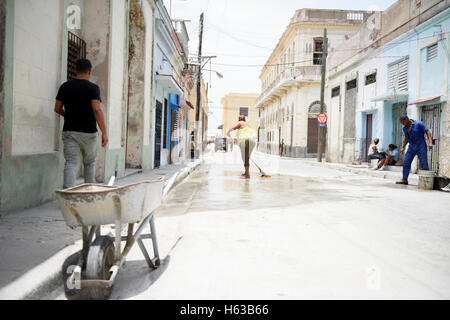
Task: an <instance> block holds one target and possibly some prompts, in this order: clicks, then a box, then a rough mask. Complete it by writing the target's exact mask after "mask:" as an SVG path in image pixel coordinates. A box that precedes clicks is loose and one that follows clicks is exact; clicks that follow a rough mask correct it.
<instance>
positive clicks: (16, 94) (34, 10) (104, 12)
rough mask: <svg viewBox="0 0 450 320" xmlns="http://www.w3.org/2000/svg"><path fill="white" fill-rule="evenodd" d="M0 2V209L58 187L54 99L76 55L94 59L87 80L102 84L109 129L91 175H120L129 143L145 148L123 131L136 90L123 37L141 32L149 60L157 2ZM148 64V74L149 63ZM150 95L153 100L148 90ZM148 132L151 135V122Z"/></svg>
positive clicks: (39, 198)
mask: <svg viewBox="0 0 450 320" xmlns="http://www.w3.org/2000/svg"><path fill="white" fill-rule="evenodd" d="M0 6H1V9H2V14H3V17H4V19H2V20H1V21H2V22H1V23H2V24H3V27H2V37H1V39H0V42H1V45H2V47H3V50H2V53H1V58H2V86H3V87H2V92H1V93H2V95H1V97H2V101H1V104H2V117H1V119H0V122H1V137H2V138H1V141H2V142H1V145H2V146H1V147H2V155H1V160H0V161H1V173H0V176H1V183H0V184H1V185H2V189H1V193H0V201H1V207H0V210H1V211H2V212H4V211H8V210H13V209H18V208H25V207H29V206H32V205H36V204H39V203H41V202H43V201H47V200H50V199H53V197H54V191H55V189H58V188H61V186H62V179H63V175H62V173H63V166H64V159H63V154H62V141H61V130H62V123H63V119H62V117H60V116H59V115H57V114H55V113H54V111H53V107H54V103H55V97H56V93H57V90H58V87H59V86H60V85H61V84H62V83H63V82H65V81H67V80H70V79H72V78H73V77H74V76H75V73H74V66H75V61H76V60H77V59H78V58H88V59H90V60H91V62H92V65H93V70H92V71H93V72H92V78H91V81H93V82H95V83H97V84H98V85H99V87H100V90H101V96H102V100H103V102H102V108H103V111H104V113H105V121H106V126H107V131H108V136H109V144H108V146H107V147H106V148H101V147H100V146H99V148H98V149H99V152H98V157H97V162H96V178H97V180H98V181H105V180H106V179H108V178H109V177H110V176H112V175H117V176H123V175H124V174H125V168H126V166H127V162H128V159H127V157H126V150H127V149H128V150H130V149H133V148H135V149H136V150H137V151H138V149H139V148H140V149H141V150H142V145H140V146H138V145H137V144H134V143H132V142H131V141H130V139H127V136H129V135H127V130H130V126H127V123H128V122H127V119H129V118H132V115H131V114H130V111H128V112H127V110H128V109H129V108H128V107H129V106H130V107H132V108H133V106H134V105H135V104H136V103H137V102H136V101H135V100H133V96H135V95H136V93H135V92H133V89H130V90H128V88H129V86H128V84H129V83H128V81H130V82H132V81H133V79H135V78H136V68H135V65H136V64H137V62H136V59H133V57H132V55H133V52H132V51H130V52H129V51H128V47H129V45H128V44H129V42H132V39H133V37H137V36H138V34H139V36H144V37H145V40H146V41H147V42H148V43H149V45H148V48H150V50H149V52H148V55H142V56H140V60H141V61H142V59H144V60H143V61H144V62H140V63H144V64H146V65H148V62H149V61H148V59H150V58H151V52H152V51H151V48H152V38H151V36H152V34H153V12H154V2H153V1H150V0H148V1H144V2H138V1H135V0H130V1H126V0H117V1H110V0H99V1H85V0H76V1H72V2H70V3H69V1H50V2H45V5H43V3H41V2H38V1H27V0H18V1H12V0H11V1H9V0H8V1H2V2H1V4H0ZM141 40H143V39H141ZM139 53H142V52H139ZM149 65H150V66H151V63H150V64H149ZM145 72H146V74H147V77H148V75H151V73H152V69H151V68H148V69H146V71H145ZM148 79H151V76H150V77H148ZM130 88H133V86H130ZM141 88H142V90H144V88H147V89H146V90H147V92H150V93H151V91H152V90H151V88H152V82H151V80H149V81H145V83H142V85H141V86H140V87H139V90H141ZM142 99H144V98H142ZM148 99H149V101H150V100H151V94H150V96H148ZM132 108H131V109H132ZM139 108H140V107H139ZM148 120H149V119H146V120H145V123H143V124H139V125H138V127H139V130H140V133H141V134H142V136H143V135H144V132H143V130H142V128H143V127H144V126H147V128H149V127H150V126H149V121H148ZM146 134H147V135H150V132H149V131H148V129H147V131H146ZM99 143H100V142H99ZM137 153H139V152H137ZM5 185H7V186H8V188H4V186H5Z"/></svg>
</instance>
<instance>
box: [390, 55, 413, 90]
mask: <svg viewBox="0 0 450 320" xmlns="http://www.w3.org/2000/svg"><path fill="white" fill-rule="evenodd" d="M408 63H409V58H407V59H403V60H402V61H400V62H398V63H396V64H393V65H391V66H389V79H388V81H389V83H388V88H389V89H391V90H396V91H407V90H408Z"/></svg>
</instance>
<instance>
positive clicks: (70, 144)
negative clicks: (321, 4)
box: [62, 131, 98, 189]
mask: <svg viewBox="0 0 450 320" xmlns="http://www.w3.org/2000/svg"><path fill="white" fill-rule="evenodd" d="M97 136H98V135H97V132H95V133H85V132H76V131H63V133H62V140H63V143H64V159H66V163H65V166H64V189H67V188H70V187H73V186H74V185H75V180H76V178H77V172H78V164H79V162H80V155H82V156H83V165H84V182H85V183H94V182H95V157H96V156H97Z"/></svg>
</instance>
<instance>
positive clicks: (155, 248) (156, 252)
mask: <svg viewBox="0 0 450 320" xmlns="http://www.w3.org/2000/svg"><path fill="white" fill-rule="evenodd" d="M150 232H151V238H152V244H153V254H154V256H155V261H156V265H157V266H158V265H159V262H160V261H159V250H158V240H156V228H155V217H154V215H153V213H152V217H151V218H150Z"/></svg>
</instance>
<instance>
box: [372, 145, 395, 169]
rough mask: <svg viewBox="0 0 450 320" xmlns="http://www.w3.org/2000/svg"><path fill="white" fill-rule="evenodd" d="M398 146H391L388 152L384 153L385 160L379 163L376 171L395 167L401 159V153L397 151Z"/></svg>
mask: <svg viewBox="0 0 450 320" xmlns="http://www.w3.org/2000/svg"><path fill="white" fill-rule="evenodd" d="M397 149H398V148H397V146H396V145H395V144H390V145H389V149H388V150H386V151H385V152H384V154H385V155H386V158H385V159H381V160H380V161H379V162H378V165H377V167H376V168H375V170H378V169H381V168H383V167H384V166H394V165H395V164H396V163H397V162H398V160H399V159H398V158H399V153H398V150H397Z"/></svg>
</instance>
